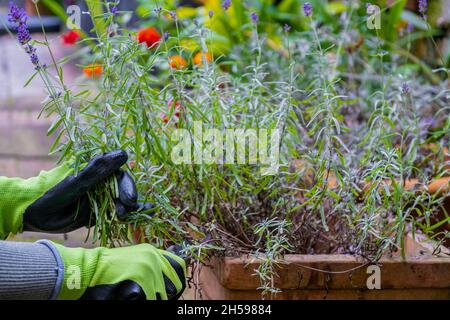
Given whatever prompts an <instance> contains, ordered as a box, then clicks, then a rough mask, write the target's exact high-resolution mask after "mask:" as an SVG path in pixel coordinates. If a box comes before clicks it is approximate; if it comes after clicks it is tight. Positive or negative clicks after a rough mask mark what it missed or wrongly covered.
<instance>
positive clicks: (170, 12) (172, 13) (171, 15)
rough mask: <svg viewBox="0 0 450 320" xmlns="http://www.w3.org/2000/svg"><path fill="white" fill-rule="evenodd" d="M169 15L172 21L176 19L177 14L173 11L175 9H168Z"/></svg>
mask: <svg viewBox="0 0 450 320" xmlns="http://www.w3.org/2000/svg"><path fill="white" fill-rule="evenodd" d="M169 15H170V17H171V18H172V20H174V21H176V20H177V14H176V13H175V11H169Z"/></svg>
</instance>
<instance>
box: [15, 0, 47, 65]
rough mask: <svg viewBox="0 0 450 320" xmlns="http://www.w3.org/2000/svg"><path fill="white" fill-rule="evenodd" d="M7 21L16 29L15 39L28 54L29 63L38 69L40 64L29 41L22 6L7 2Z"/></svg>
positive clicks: (29, 37)
mask: <svg viewBox="0 0 450 320" xmlns="http://www.w3.org/2000/svg"><path fill="white" fill-rule="evenodd" d="M8 21H9V22H10V23H11V24H12V27H13V28H14V29H15V30H17V39H18V40H19V42H20V44H21V45H22V46H23V48H24V49H25V52H26V53H27V54H28V55H29V56H30V60H31V63H32V64H33V65H34V66H35V69H36V70H38V69H40V68H41V66H40V63H39V57H38V56H37V54H36V48H35V47H34V46H33V45H32V44H31V43H30V41H31V34H30V31H29V30H28V26H27V21H28V16H27V14H26V13H25V10H24V9H23V8H19V7H17V6H16V5H15V4H14V2H12V1H10V3H9V13H8Z"/></svg>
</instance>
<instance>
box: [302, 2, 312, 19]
mask: <svg viewBox="0 0 450 320" xmlns="http://www.w3.org/2000/svg"><path fill="white" fill-rule="evenodd" d="M303 13H304V14H305V16H306V17H311V16H312V13H313V7H312V5H311V3H309V2H305V3H304V4H303Z"/></svg>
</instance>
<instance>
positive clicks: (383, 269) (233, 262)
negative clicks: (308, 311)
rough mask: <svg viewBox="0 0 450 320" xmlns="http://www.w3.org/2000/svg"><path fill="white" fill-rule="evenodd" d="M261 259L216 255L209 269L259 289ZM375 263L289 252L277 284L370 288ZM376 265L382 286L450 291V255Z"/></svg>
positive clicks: (231, 285)
mask: <svg viewBox="0 0 450 320" xmlns="http://www.w3.org/2000/svg"><path fill="white" fill-rule="evenodd" d="M261 261H262V260H261V259H259V261H258V259H255V258H253V257H248V256H247V255H243V256H240V257H215V258H213V259H212V260H211V264H210V267H209V270H208V272H212V273H213V274H214V275H215V277H216V278H217V280H218V282H219V283H220V284H221V286H223V287H224V288H226V289H228V290H257V289H258V288H259V287H260V286H261V283H260V279H259V277H258V276H257V275H256V273H255V269H257V267H258V266H259V265H260V263H261ZM374 264H375V263H373V264H370V263H367V261H364V260H363V259H361V258H358V257H355V256H351V255H344V254H330V255H327V254H321V255H300V254H294V255H286V256H285V259H284V260H283V261H282V262H280V263H279V264H278V265H277V270H276V274H277V276H276V277H275V278H274V284H275V286H276V287H277V288H279V289H281V290H303V289H308V290H349V289H351V290H367V281H368V280H367V279H368V277H369V276H370V274H369V273H368V270H369V269H368V267H369V266H370V265H374ZM377 265H378V266H379V268H380V269H379V270H380V274H381V288H382V289H431V288H433V289H444V290H446V289H448V290H449V291H450V257H435V256H430V255H429V254H424V255H420V256H419V255H416V256H411V257H407V258H406V259H403V258H402V257H383V258H381V259H380V260H379V261H378V263H377Z"/></svg>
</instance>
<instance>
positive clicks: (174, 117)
mask: <svg viewBox="0 0 450 320" xmlns="http://www.w3.org/2000/svg"><path fill="white" fill-rule="evenodd" d="M167 108H168V112H167V113H165V112H161V114H160V117H161V120H162V121H163V122H164V124H168V123H169V120H170V119H169V115H172V120H173V122H174V124H175V127H178V121H179V120H180V115H181V114H180V111H181V104H180V102H179V101H177V102H176V103H175V110H173V111H172V109H173V100H170V101H169V103H168V104H167Z"/></svg>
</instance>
